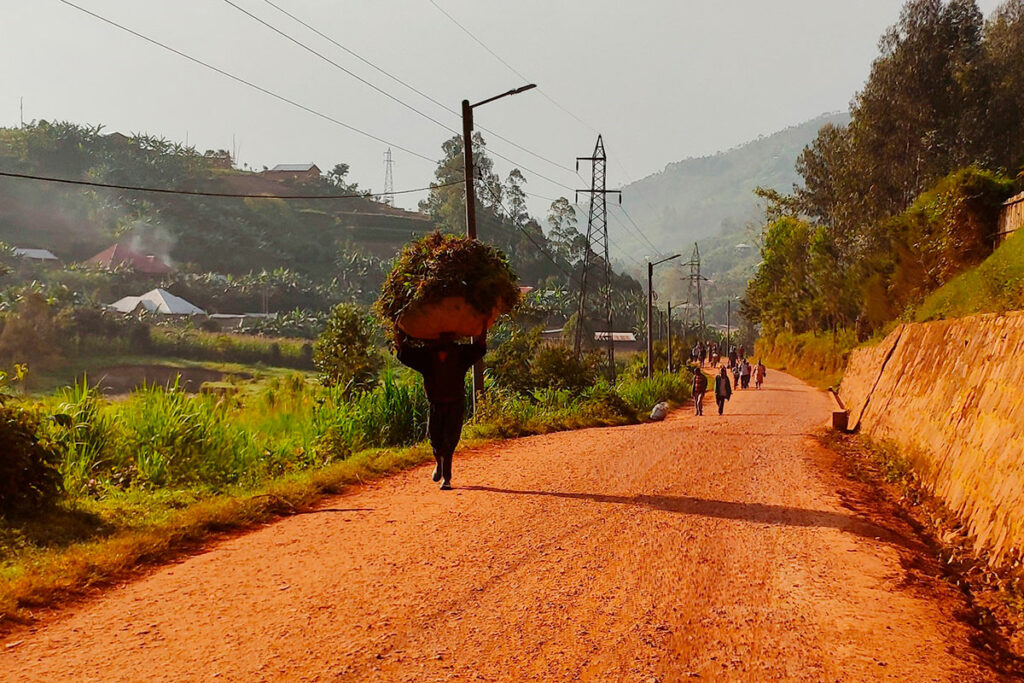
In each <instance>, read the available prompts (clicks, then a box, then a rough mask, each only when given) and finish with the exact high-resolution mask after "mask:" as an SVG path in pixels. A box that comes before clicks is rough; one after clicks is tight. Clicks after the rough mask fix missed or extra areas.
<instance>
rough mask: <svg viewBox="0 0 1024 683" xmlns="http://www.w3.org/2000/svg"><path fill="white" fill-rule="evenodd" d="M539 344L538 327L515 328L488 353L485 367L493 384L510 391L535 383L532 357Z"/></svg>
mask: <svg viewBox="0 0 1024 683" xmlns="http://www.w3.org/2000/svg"><path fill="white" fill-rule="evenodd" d="M539 346H540V328H539V327H538V328H536V329H534V330H532V331H530V332H523V331H520V330H515V331H513V332H512V335H511V336H510V337H509V338H508V339H507V340H506V341H505V342H504V343H502V344H501V345H499V346H498V347H497V348H496V349H495V350H494V351H493V352H491V354H490V358H489V359H488V360H487V368H488V370H489V372H490V375H491V377H492V378H493V379H494V383H495V385H497V386H499V387H503V388H506V389H511V390H512V391H518V392H526V391H530V390H531V389H533V388H534V387H535V386H536V385H535V383H534V377H533V358H534V356H535V355H536V353H537V350H538V347H539Z"/></svg>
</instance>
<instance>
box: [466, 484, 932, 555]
mask: <svg viewBox="0 0 1024 683" xmlns="http://www.w3.org/2000/svg"><path fill="white" fill-rule="evenodd" d="M460 488H462V489H463V490H467V491H482V492H486V493H502V494H511V495H519V496H547V497H551V498H568V499H571V500H586V501H591V502H594V503H615V504H619V505H642V506H645V507H649V508H652V509H654V510H664V511H666V512H674V513H677V514H682V515H699V516H702V517H716V518H719V519H733V520H739V521H744V522H756V523H759V524H771V525H777V526H794V527H817V528H823V529H838V530H839V531H843V532H846V533H851V534H855V535H857V536H861V537H863V538H867V539H870V540H880V541H884V542H886V543H891V544H893V545H898V546H901V547H903V548H906V549H908V550H917V549H919V546H918V544H915V543H913V542H912V541H910V540H908V539H907V538H905V537H904V536H903V535H901V534H899V533H897V532H895V531H893V530H891V529H888V528H886V527H884V526H881V525H879V524H876V523H874V522H871V521H869V520H866V519H863V518H860V517H853V516H851V515H845V514H842V513H839V512H827V511H823V510H805V509H803V508H794V507H788V506H785V505H769V504H766V503H737V502H733V501H727V500H714V499H706V498H694V497H692V496H646V495H638V496H611V495H607V494H603V493H571V492H564V491H518V490H515V489H500V488H494V487H491V486H465V487H460Z"/></svg>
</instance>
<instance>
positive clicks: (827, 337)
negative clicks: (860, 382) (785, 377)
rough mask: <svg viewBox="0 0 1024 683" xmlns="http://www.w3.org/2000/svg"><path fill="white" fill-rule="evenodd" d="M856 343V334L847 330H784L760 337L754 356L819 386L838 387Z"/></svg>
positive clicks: (770, 365) (824, 387)
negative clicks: (766, 337)
mask: <svg viewBox="0 0 1024 683" xmlns="http://www.w3.org/2000/svg"><path fill="white" fill-rule="evenodd" d="M856 346H857V339H856V337H855V336H854V334H853V333H852V332H850V331H847V330H841V331H840V332H839V333H837V334H835V335H831V334H823V335H819V334H813V333H810V332H806V333H804V334H790V333H788V332H780V333H779V334H778V335H776V336H775V337H774V338H771V339H759V340H758V341H757V343H756V344H755V346H754V355H753V358H755V359H757V358H760V359H761V360H762V361H763V362H764V364H765V365H767V366H768V367H771V368H776V369H778V370H783V371H785V372H788V373H789V374H791V375H793V376H794V377H799V378H800V379H802V380H804V381H805V382H807V383H809V384H811V385H813V386H815V387H817V388H819V389H828V388H833V389H836V390H838V389H839V383H840V382H841V381H842V379H843V371H844V370H845V369H846V362H847V360H849V358H850V352H851V351H852V350H853V349H854V347H856Z"/></svg>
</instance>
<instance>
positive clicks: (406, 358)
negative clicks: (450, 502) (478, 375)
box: [395, 330, 487, 491]
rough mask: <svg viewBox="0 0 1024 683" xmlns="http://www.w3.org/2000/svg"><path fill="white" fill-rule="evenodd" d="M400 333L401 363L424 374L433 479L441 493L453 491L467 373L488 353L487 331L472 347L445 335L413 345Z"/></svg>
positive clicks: (397, 342)
mask: <svg viewBox="0 0 1024 683" xmlns="http://www.w3.org/2000/svg"><path fill="white" fill-rule="evenodd" d="M407 342H408V338H407V337H406V335H405V333H404V332H402V331H401V330H396V331H395V351H396V352H397V354H396V355H397V357H398V360H399V361H400V362H401V363H403V364H404V365H407V366H409V367H410V368H412V369H413V370H415V371H416V372H418V373H420V374H421V375H423V389H424V391H425V392H426V394H427V401H428V402H429V403H430V412H429V415H428V417H427V434H428V436H429V437H430V447H431V449H432V450H433V451H434V461H435V462H436V463H437V464H436V465H435V467H434V473H433V475H432V478H433V480H434V481H440V482H441V490H442V491H448V490H451V488H452V458H453V456H454V455H455V447H456V446H458V445H459V439H461V438H462V420H463V419H464V418H465V414H466V372H467V371H468V370H469V369H470V368H471V367H473V364H474V363H476V362H477V361H478V360H480V359H481V358H483V357H484V354H485V353H487V332H486V331H485V332H484V333H483V334H482V335H480V336H479V337H477V339H476V341H474V342H473V343H472V344H456V343H455V335H454V334H452V333H450V332H449V333H445V334H443V335H441V338H440V339H439V340H438V341H436V342H433V343H428V344H424V345H423V346H419V347H417V346H410V345H409V344H408V343H407Z"/></svg>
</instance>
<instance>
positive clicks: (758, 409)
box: [0, 372, 999, 681]
mask: <svg viewBox="0 0 1024 683" xmlns="http://www.w3.org/2000/svg"><path fill="white" fill-rule="evenodd" d="M769 380H770V382H769V383H768V384H766V386H765V388H764V389H762V390H760V391H756V390H753V389H751V390H747V391H738V392H736V394H735V395H734V398H733V400H732V401H731V403H730V404H729V405H728V408H727V413H726V415H725V416H723V417H719V416H717V415H711V414H710V412H711V411H710V410H709V414H708V415H707V416H705V417H703V418H697V417H695V416H693V415H691V414H690V412H689V411H686V410H684V411H677V412H676V413H675V414H674V415H672V416H671V417H670V419H669V420H667V421H665V422H663V423H657V424H649V425H638V426H633V427H623V428H616V429H592V430H583V431H579V432H567V433H561V434H551V435H546V436H540V437H532V438H528V439H520V440H517V441H512V442H506V443H502V444H497V445H493V446H489V447H486V448H481V449H478V450H476V451H474V452H471V453H461V454H459V455H457V456H456V468H455V480H454V484H455V486H456V490H455V491H452V492H440V491H437V490H436V488H435V486H436V485H435V484H433V483H432V482H430V480H429V472H430V468H429V467H422V468H417V469H415V470H412V471H410V472H407V473H403V474H400V475H397V476H395V477H392V478H389V479H387V480H383V481H380V482H376V483H373V484H369V485H366V486H364V487H362V488H360V489H359V490H356V491H354V492H352V493H350V494H347V495H344V496H340V497H338V498H335V499H332V500H330V501H327V502H325V503H324V504H323V505H322V506H321V508H320V509H319V512H318V513H317V514H305V515H299V516H295V517H291V518H287V519H283V520H280V521H278V522H276V523H274V524H270V525H267V526H266V527H265V528H262V529H259V530H257V531H254V532H252V533H249V534H246V535H243V536H239V537H237V538H232V539H228V540H224V541H221V542H218V543H216V544H213V545H212V546H211V547H210V548H209V549H208V550H207V551H206V552H203V553H200V554H197V555H195V556H193V557H191V558H188V559H186V560H185V561H183V562H180V563H178V564H175V565H172V566H168V567H165V568H162V569H160V570H158V571H156V572H154V573H153V574H151V575H149V576H146V577H144V578H141V579H139V580H137V581H135V582H133V583H130V584H128V585H126V586H124V587H121V588H117V589H112V590H110V591H108V592H107V593H106V594H104V595H103V596H101V597H100V598H98V599H96V600H93V601H90V602H87V603H83V604H81V605H78V606H75V607H72V608H70V609H68V610H66V611H64V612H63V613H59V614H57V615H55V616H54V617H52V618H51V619H49V620H48V622H47V623H45V624H42V625H41V626H40V627H38V628H36V629H34V632H25V631H23V632H20V633H14V634H11V635H10V636H9V637H8V639H7V641H6V644H8V645H9V644H11V643H15V642H19V641H20V643H19V644H18V645H16V646H14V647H10V648H6V647H5V648H0V679H2V680H11V681H40V680H76V681H92V680H95V681H116V680H166V681H181V680H209V679H210V678H213V677H214V676H215V675H216V676H217V677H218V678H220V679H224V680H244V681H259V680H267V681H271V680H310V681H314V680H375V681H379V680H409V681H413V680H415V681H425V680H426V681H430V680H489V681H500V680H545V681H549V680H577V679H578V680H602V681H604V680H625V681H633V680H641V681H650V680H653V681H674V680H683V679H689V678H690V677H698V676H699V677H700V678H701V679H702V680H716V681H719V680H727V681H747V680H751V681H761V680H796V681H823V680H828V681H858V680H863V681H875V680H899V681H905V680H914V681H967V680H970V681H985V680H999V678H998V676H996V675H995V674H993V673H991V672H990V671H989V670H988V669H986V668H985V666H984V663H983V662H982V661H981V660H980V659H979V658H978V656H977V655H976V654H975V652H974V651H972V650H971V649H970V647H969V646H968V639H969V635H970V631H969V629H968V628H967V627H966V626H965V625H963V624H962V623H960V622H958V621H956V620H955V619H954V618H953V616H952V615H953V613H954V612H955V611H956V610H957V609H959V608H960V607H961V606H962V599H961V598H960V597H959V596H958V595H957V593H956V592H955V591H954V590H953V589H952V588H950V587H949V586H948V585H946V584H944V583H942V582H940V581H938V580H928V579H922V578H920V577H918V578H917V580H915V581H913V582H909V581H906V578H907V576H906V572H905V571H904V570H903V569H902V565H901V560H905V559H906V558H907V556H908V555H915V554H920V553H921V552H922V549H921V548H920V547H919V546H918V544H917V543H916V541H914V540H913V539H912V538H909V537H908V536H906V535H905V534H903V532H902V531H901V529H900V527H898V526H897V522H896V521H895V520H882V524H881V525H879V524H878V523H876V522H872V521H869V520H868V519H867V518H865V517H861V516H859V515H858V514H857V513H855V512H851V511H850V510H848V509H846V508H844V507H843V506H842V505H841V504H840V503H841V500H840V497H839V495H838V494H837V490H839V489H842V488H844V487H849V486H850V484H849V482H842V481H840V480H839V479H838V478H837V475H835V474H834V472H833V471H832V468H831V467H830V464H829V463H830V459H829V458H830V456H829V454H828V453H827V452H826V451H824V450H823V449H822V448H821V446H819V445H818V444H817V442H816V441H815V440H814V439H813V438H811V436H810V435H811V434H812V433H813V432H814V431H815V430H817V429H818V428H819V427H820V426H821V425H823V424H824V422H825V420H826V419H827V417H828V416H829V411H830V407H829V403H828V399H827V397H826V396H825V395H824V394H822V393H821V392H818V391H815V390H813V389H811V388H809V387H807V386H806V385H804V384H802V383H800V382H798V381H797V380H795V379H792V378H790V377H788V376H786V375H784V374H783V373H779V372H773V373H772V374H771V376H770V377H769ZM874 517H875V518H877V515H875V516H874ZM890 522H891V523H890Z"/></svg>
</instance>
